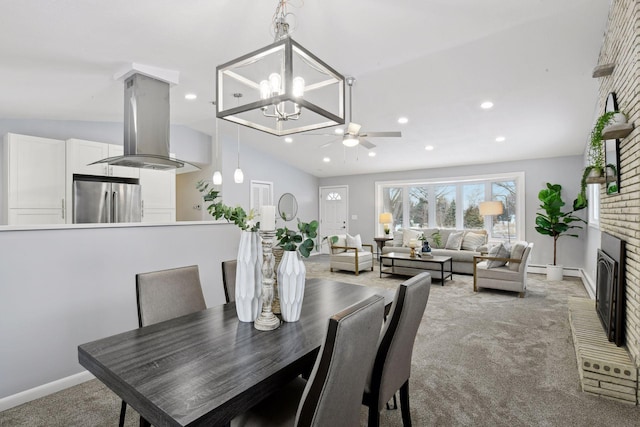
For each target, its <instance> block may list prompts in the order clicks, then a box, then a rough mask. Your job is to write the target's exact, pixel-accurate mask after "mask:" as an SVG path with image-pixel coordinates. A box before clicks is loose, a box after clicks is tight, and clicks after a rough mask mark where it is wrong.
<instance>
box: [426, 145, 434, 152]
mask: <svg viewBox="0 0 640 427" xmlns="http://www.w3.org/2000/svg"><path fill="white" fill-rule="evenodd" d="M433 148H434V147H433V145H427V146H426V147H424V149H425V150H427V151H432V150H433Z"/></svg>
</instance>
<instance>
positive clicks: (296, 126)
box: [216, 0, 345, 136]
mask: <svg viewBox="0 0 640 427" xmlns="http://www.w3.org/2000/svg"><path fill="white" fill-rule="evenodd" d="M286 8H287V0H279V1H278V6H277V8H276V13H275V14H274V18H273V22H272V26H273V32H274V42H273V43H272V44H270V45H269V46H266V47H264V48H262V49H259V50H256V51H254V52H251V53H249V54H246V55H243V56H241V57H239V58H236V59H234V60H232V61H229V62H227V63H225V64H222V65H219V66H218V67H217V68H216V100H217V102H216V106H217V111H216V117H218V118H221V119H224V120H228V121H231V122H234V123H238V124H241V125H244V126H248V127H251V128H253V129H258V130H261V131H264V132H268V133H270V134H273V135H278V136H282V135H289V134H293V133H299V132H304V131H308V130H312V129H320V128H324V127H329V126H335V125H341V124H344V122H345V120H344V119H345V117H344V115H345V114H344V110H345V107H344V76H342V74H340V73H338V72H337V71H335V70H334V69H333V68H331V67H330V66H329V65H327V64H326V63H325V62H323V61H322V60H320V59H319V58H318V57H316V56H315V55H314V54H312V53H311V52H309V51H308V50H307V49H305V48H304V47H302V46H301V45H300V44H298V43H297V42H296V41H294V40H293V39H292V38H291V37H290V25H289V23H288V22H287V17H288V16H290V15H292V14H290V13H287V10H286ZM237 92H241V93H243V95H244V102H243V103H242V104H239V105H234V103H233V102H232V99H233V94H234V93H237Z"/></svg>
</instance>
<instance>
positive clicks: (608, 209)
mask: <svg viewBox="0 0 640 427" xmlns="http://www.w3.org/2000/svg"><path fill="white" fill-rule="evenodd" d="M639 42H640V3H639V2H638V0H613V1H612V5H611V9H610V11H609V20H608V25H607V30H606V32H605V35H604V39H603V44H602V48H601V50H600V55H599V58H598V64H608V63H615V69H614V71H613V74H611V75H610V76H606V77H600V78H599V84H600V88H599V97H598V100H599V109H598V111H599V112H600V113H602V112H604V103H605V100H606V98H607V95H608V94H609V93H610V92H615V93H616V96H617V100H618V108H619V110H620V111H622V112H623V113H625V114H626V115H627V116H628V119H629V122H631V123H633V124H634V126H635V129H634V130H633V132H632V133H631V134H630V135H629V136H627V137H626V138H624V139H622V140H621V141H620V165H619V172H620V174H621V175H620V177H621V182H620V193H619V194H616V195H607V194H605V193H606V192H605V188H604V186H603V187H602V188H601V192H600V193H601V198H600V228H601V230H602V231H605V232H607V233H609V234H612V235H614V236H616V237H619V238H620V239H622V240H624V241H626V250H627V258H626V282H627V287H626V298H627V306H626V346H627V348H628V350H629V353H630V355H631V357H632V359H633V360H634V362H635V364H636V366H640V129H638V127H639V126H640V92H639V91H638V85H639V84H640V80H639V78H640V74H639V65H638V53H639V52H638V49H639V47H638V43H639Z"/></svg>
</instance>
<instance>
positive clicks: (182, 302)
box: [136, 265, 207, 327]
mask: <svg viewBox="0 0 640 427" xmlns="http://www.w3.org/2000/svg"><path fill="white" fill-rule="evenodd" d="M136 296H137V300H138V323H139V325H140V327H142V326H147V325H152V324H154V323H158V322H162V321H165V320H169V319H173V318H174V317H179V316H184V315H186V314H190V313H193V312H196V311H200V310H205V309H206V308H207V305H206V304H205V302H204V295H203V294H202V286H201V285H200V274H199V273H198V266H197V265H191V266H189V267H179V268H172V269H169V270H160V271H152V272H150V273H140V274H136Z"/></svg>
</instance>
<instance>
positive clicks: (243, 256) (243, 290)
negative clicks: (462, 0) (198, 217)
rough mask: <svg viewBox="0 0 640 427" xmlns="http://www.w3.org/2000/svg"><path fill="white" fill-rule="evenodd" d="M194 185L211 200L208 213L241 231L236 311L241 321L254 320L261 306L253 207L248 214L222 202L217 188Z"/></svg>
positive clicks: (259, 255)
mask: <svg viewBox="0 0 640 427" xmlns="http://www.w3.org/2000/svg"><path fill="white" fill-rule="evenodd" d="M196 188H197V189H198V191H200V193H202V195H203V196H202V197H203V199H204V201H205V202H211V204H210V205H209V206H207V211H208V212H209V214H211V216H213V217H214V218H215V219H221V218H224V219H226V220H227V221H228V222H232V223H234V224H235V225H237V226H238V228H240V230H242V232H241V234H240V243H239V245H238V257H237V266H236V294H235V302H236V312H237V314H238V319H239V320H240V321H241V322H254V321H255V320H256V318H257V317H258V315H259V314H260V311H261V309H262V243H261V241H260V236H259V235H258V233H257V231H258V229H259V228H260V223H259V222H257V223H256V222H254V221H253V219H254V216H255V215H254V213H253V211H252V210H251V211H249V213H248V214H247V212H246V211H245V210H244V209H243V208H242V207H240V206H236V207H230V206H227V205H225V204H224V203H222V199H221V197H220V191H218V190H215V189H214V188H211V187H210V186H209V184H208V183H206V182H204V181H199V182H198V183H197V185H196Z"/></svg>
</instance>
